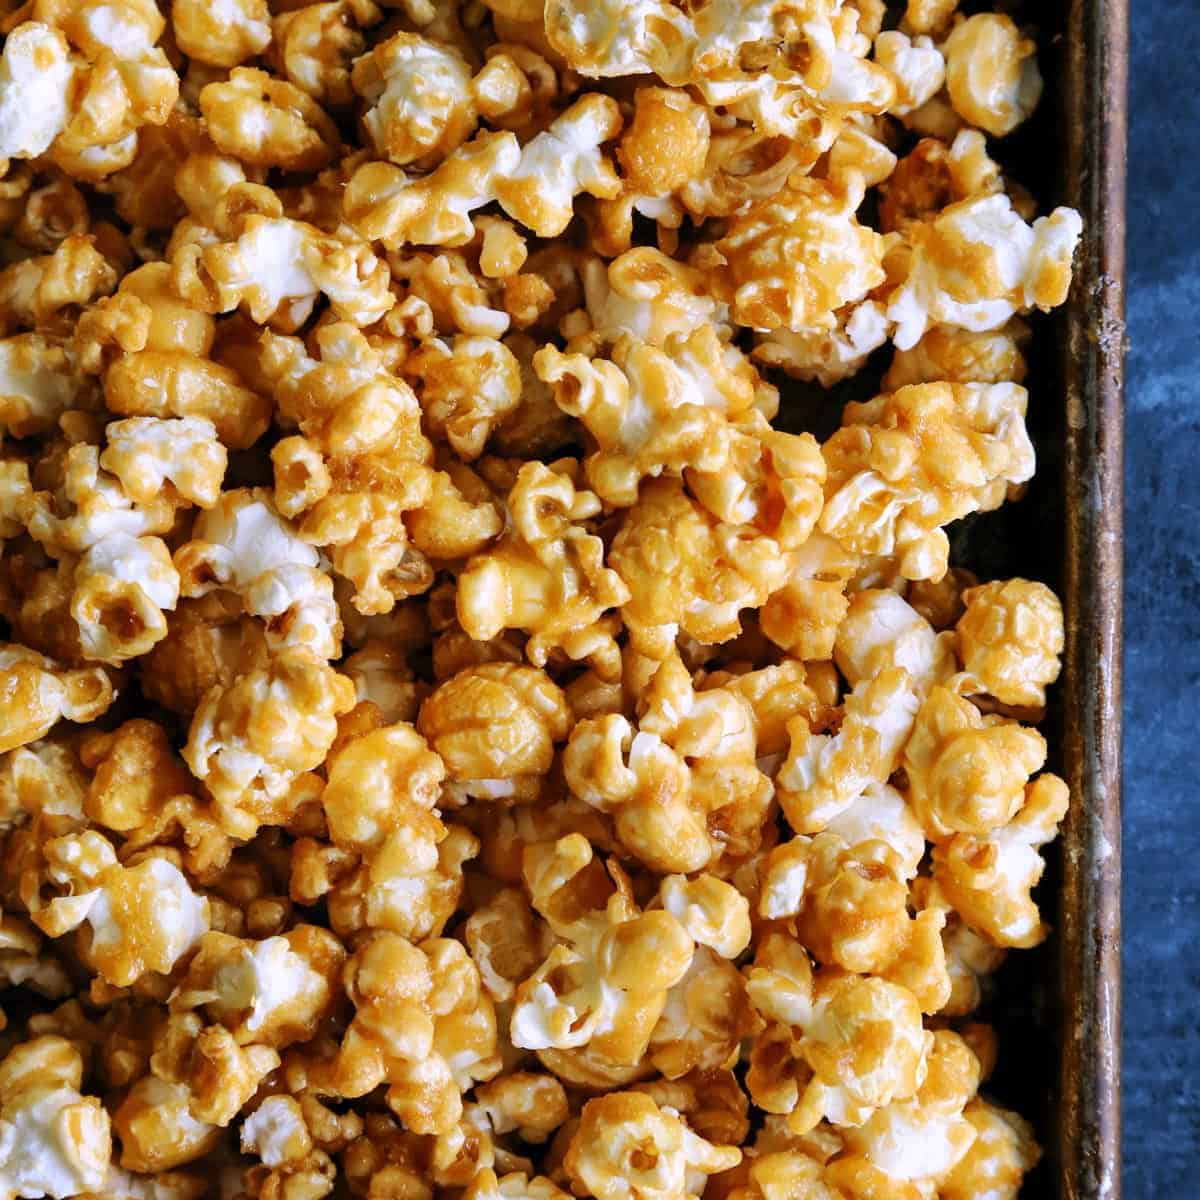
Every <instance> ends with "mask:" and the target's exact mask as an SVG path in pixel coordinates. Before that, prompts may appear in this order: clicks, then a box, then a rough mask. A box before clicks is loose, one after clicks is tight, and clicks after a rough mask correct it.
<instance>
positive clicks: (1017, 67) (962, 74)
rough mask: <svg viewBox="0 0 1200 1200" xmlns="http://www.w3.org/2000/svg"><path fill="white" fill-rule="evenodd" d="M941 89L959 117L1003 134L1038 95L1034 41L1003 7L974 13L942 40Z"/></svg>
mask: <svg viewBox="0 0 1200 1200" xmlns="http://www.w3.org/2000/svg"><path fill="white" fill-rule="evenodd" d="M944 49H945V54H946V90H947V92H948V93H949V94H950V103H951V104H953V105H954V109H955V111H956V112H957V113H958V114H959V116H961V117H962V118H963V119H964V120H967V121H969V122H970V123H971V124H972V125H978V126H979V128H980V129H983V130H985V131H986V132H987V133H990V134H991V135H992V136H993V137H1003V136H1004V135H1005V134H1007V133H1011V132H1012V131H1013V130H1014V129H1015V128H1016V127H1017V126H1018V125H1020V124H1021V122H1022V121H1024V120H1026V119H1027V118H1028V117H1029V116H1030V115H1031V114H1032V112H1033V110H1034V109H1035V108H1036V107H1037V102H1038V100H1040V99H1041V95H1042V76H1041V72H1040V71H1039V70H1038V65H1037V46H1036V45H1035V44H1034V43H1033V42H1032V41H1031V40H1030V39H1028V38H1023V37H1022V36H1021V33H1020V30H1018V29H1017V26H1016V25H1015V24H1014V22H1013V19H1012V18H1011V17H1009V16H1006V15H1005V14H1003V13H976V14H975V16H973V17H968V18H967V19H966V20H965V21H962V22H960V23H959V24H958V25H956V26H955V27H954V30H953V31H952V32H951V34H950V36H949V37H948V38H947V39H946V43H945V47H944Z"/></svg>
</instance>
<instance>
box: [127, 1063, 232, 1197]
mask: <svg viewBox="0 0 1200 1200" xmlns="http://www.w3.org/2000/svg"><path fill="white" fill-rule="evenodd" d="M188 1100H189V1095H188V1089H187V1087H186V1086H185V1085H184V1084H182V1083H167V1082H166V1081H165V1080H162V1079H159V1078H157V1077H156V1076H154V1075H143V1076H142V1078H141V1079H139V1080H138V1081H137V1082H136V1083H135V1084H134V1085H133V1087H132V1088H131V1089H130V1091H129V1094H128V1095H127V1096H126V1097H125V1099H124V1100H122V1101H121V1103H120V1105H119V1106H118V1107H117V1110H116V1112H115V1113H114V1114H113V1129H114V1131H115V1132H116V1134H117V1136H118V1137H119V1138H120V1139H121V1160H120V1161H121V1166H122V1167H124V1168H125V1169H126V1170H128V1171H145V1172H153V1173H156V1174H157V1173H158V1172H159V1171H169V1170H171V1169H172V1168H174V1167H180V1166H183V1165H184V1164H185V1163H189V1162H194V1161H195V1160H196V1159H198V1158H201V1157H203V1156H204V1155H205V1154H207V1153H208V1152H209V1151H210V1150H212V1149H213V1148H214V1147H215V1146H216V1145H217V1143H218V1142H219V1141H220V1140H221V1129H220V1127H219V1126H217V1125H212V1124H210V1123H209V1122H207V1121H198V1120H196V1118H195V1117H193V1116H192V1114H191V1112H190V1111H189V1110H188Z"/></svg>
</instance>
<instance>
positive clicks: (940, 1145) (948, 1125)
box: [841, 1029, 980, 1194]
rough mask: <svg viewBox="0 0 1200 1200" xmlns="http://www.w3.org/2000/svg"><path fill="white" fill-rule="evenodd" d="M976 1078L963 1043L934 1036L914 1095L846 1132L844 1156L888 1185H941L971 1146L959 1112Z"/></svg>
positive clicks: (944, 1033) (970, 1131) (971, 1133)
mask: <svg viewBox="0 0 1200 1200" xmlns="http://www.w3.org/2000/svg"><path fill="white" fill-rule="evenodd" d="M979 1075H980V1064H979V1060H978V1059H977V1058H976V1057H975V1055H974V1054H973V1053H972V1051H971V1049H970V1047H969V1046H968V1045H967V1043H966V1042H964V1041H963V1039H962V1038H960V1037H959V1036H958V1035H957V1034H955V1033H951V1032H950V1031H949V1030H945V1029H943V1030H938V1031H937V1032H935V1033H934V1035H933V1045H932V1046H931V1047H930V1050H929V1055H928V1057H927V1059H926V1073H925V1079H924V1081H923V1082H922V1084H921V1086H920V1088H919V1089H918V1091H917V1094H916V1095H915V1096H914V1097H913V1098H912V1099H911V1100H900V1101H895V1102H893V1103H892V1104H889V1105H887V1106H886V1107H884V1108H880V1109H877V1110H876V1111H875V1112H874V1113H872V1114H871V1116H870V1117H869V1118H868V1119H867V1120H866V1122H865V1123H864V1124H863V1125H861V1126H859V1127H857V1128H848V1129H846V1130H845V1133H844V1137H845V1140H846V1148H847V1150H848V1151H849V1152H850V1155H851V1156H852V1157H854V1158H860V1157H861V1158H863V1159H866V1161H867V1162H869V1163H870V1164H871V1166H873V1167H874V1168H876V1169H877V1170H878V1171H881V1172H883V1174H885V1175H886V1176H887V1177H889V1178H890V1179H892V1180H903V1181H906V1182H913V1183H917V1184H918V1185H925V1186H928V1185H929V1183H940V1181H941V1180H943V1179H945V1177H946V1176H947V1174H949V1173H950V1172H951V1171H952V1170H953V1169H954V1168H955V1166H956V1165H957V1164H958V1163H959V1162H961V1161H962V1158H963V1155H964V1154H966V1153H967V1152H968V1150H969V1149H970V1148H971V1146H972V1144H973V1143H974V1142H975V1140H976V1131H975V1128H974V1126H973V1124H972V1122H971V1121H970V1120H969V1119H968V1118H967V1117H966V1116H965V1115H964V1111H963V1109H964V1106H965V1105H966V1104H967V1103H968V1102H969V1101H971V1099H972V1097H973V1096H974V1094H975V1089H976V1088H977V1087H978V1086H979ZM841 1169H842V1170H845V1166H843V1167H842V1168H841ZM939 1194H940V1193H939Z"/></svg>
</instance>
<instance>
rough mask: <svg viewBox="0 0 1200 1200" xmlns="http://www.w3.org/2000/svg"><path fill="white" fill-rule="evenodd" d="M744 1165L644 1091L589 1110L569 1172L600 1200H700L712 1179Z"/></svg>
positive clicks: (602, 1100)
mask: <svg viewBox="0 0 1200 1200" xmlns="http://www.w3.org/2000/svg"><path fill="white" fill-rule="evenodd" d="M740 1161H741V1151H740V1150H738V1149H737V1148H736V1147H734V1146H714V1145H713V1144H712V1143H710V1142H706V1141H705V1140H704V1139H703V1138H702V1137H699V1136H698V1135H697V1134H695V1133H693V1132H692V1131H691V1130H690V1129H689V1128H688V1127H687V1126H686V1125H685V1124H684V1123H683V1122H682V1121H681V1120H680V1119H679V1117H678V1116H677V1115H676V1114H675V1111H674V1110H673V1109H670V1108H665V1109H660V1108H659V1106H658V1105H657V1104H655V1103H654V1101H653V1100H651V1099H650V1097H649V1096H645V1095H642V1094H641V1093H640V1092H615V1093H612V1094H611V1095H607V1096H600V1097H597V1098H596V1099H593V1100H589V1101H588V1102H587V1103H586V1104H585V1105H584V1106H583V1115H582V1118H581V1120H580V1123H579V1128H578V1129H577V1130H576V1132H575V1134H574V1136H573V1137H572V1138H571V1141H570V1144H569V1146H568V1147H567V1154H566V1158H565V1159H564V1163H563V1165H564V1167H565V1169H566V1172H567V1175H568V1177H569V1178H570V1180H571V1184H572V1187H573V1188H574V1189H575V1190H576V1191H577V1192H579V1193H580V1194H582V1195H588V1196H594V1197H596V1200H667V1198H669V1197H680V1196H683V1197H688V1196H696V1195H698V1194H699V1193H700V1192H701V1191H702V1190H703V1184H704V1179H705V1177H706V1176H709V1175H714V1174H717V1173H718V1172H721V1171H727V1170H729V1169H730V1168H731V1167H735V1166H737V1164H738V1163H739V1162H740Z"/></svg>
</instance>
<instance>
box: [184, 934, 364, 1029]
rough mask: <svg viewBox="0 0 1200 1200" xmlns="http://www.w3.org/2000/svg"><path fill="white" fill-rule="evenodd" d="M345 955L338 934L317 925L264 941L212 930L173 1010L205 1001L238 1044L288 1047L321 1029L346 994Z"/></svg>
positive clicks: (202, 942) (210, 1013)
mask: <svg viewBox="0 0 1200 1200" xmlns="http://www.w3.org/2000/svg"><path fill="white" fill-rule="evenodd" d="M344 961H345V952H344V951H343V950H342V948H341V945H340V943H338V941H337V939H336V938H335V937H333V935H332V934H330V933H328V932H327V931H326V930H323V929H319V928H318V927H316V926H314V925H297V926H295V927H294V928H293V929H290V930H289V931H288V932H287V933H286V934H284V935H283V936H281V937H269V938H265V939H263V940H262V941H257V942H256V941H253V940H248V939H241V938H236V937H231V936H230V935H229V934H226V933H218V932H216V931H212V932H209V933H206V934H204V936H203V937H201V939H200V941H199V944H198V947H197V951H196V954H195V956H194V957H193V958H192V961H191V962H190V963H189V964H188V971H187V975H186V976H185V978H184V980H183V982H182V983H181V984H180V986H179V988H178V990H177V991H176V993H175V994H174V996H173V997H172V999H171V1010H172V1012H186V1011H188V1010H189V1009H192V1008H196V1007H198V1006H202V1007H203V1009H204V1012H205V1014H206V1015H207V1016H208V1018H209V1019H210V1020H213V1021H217V1022H219V1023H220V1024H222V1025H224V1026H225V1027H226V1028H227V1029H228V1030H229V1031H230V1033H232V1034H233V1037H234V1040H235V1041H236V1042H237V1043H238V1045H242V1046H244V1045H249V1044H250V1043H256V1044H259V1045H266V1046H271V1047H272V1048H274V1049H276V1050H278V1049H282V1048H283V1047H285V1046H287V1045H289V1044H290V1043H292V1042H297V1041H302V1040H305V1039H306V1038H309V1037H312V1035H313V1034H314V1033H315V1031H316V1028H317V1025H318V1022H319V1021H320V1019H321V1018H322V1017H323V1016H325V1015H326V1013H327V1012H328V1010H329V1008H330V1006H331V1004H332V1002H333V999H334V998H335V997H336V995H337V994H338V993H337V980H338V977H339V973H340V971H341V967H342V964H343V962H344Z"/></svg>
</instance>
